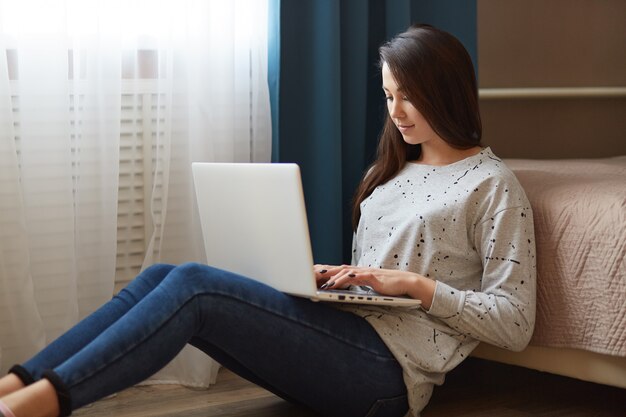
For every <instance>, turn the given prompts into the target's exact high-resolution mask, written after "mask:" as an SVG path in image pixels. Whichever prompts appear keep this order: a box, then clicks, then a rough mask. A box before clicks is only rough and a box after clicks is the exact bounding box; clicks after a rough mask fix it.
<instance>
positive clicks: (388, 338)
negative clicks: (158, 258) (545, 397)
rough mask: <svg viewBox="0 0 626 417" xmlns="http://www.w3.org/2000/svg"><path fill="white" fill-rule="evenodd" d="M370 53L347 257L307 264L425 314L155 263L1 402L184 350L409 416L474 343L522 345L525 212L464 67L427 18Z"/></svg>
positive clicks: (84, 394) (81, 394) (122, 379)
mask: <svg viewBox="0 0 626 417" xmlns="http://www.w3.org/2000/svg"><path fill="white" fill-rule="evenodd" d="M380 58H381V70H382V76H383V90H384V93H385V97H386V100H387V108H388V117H387V120H386V122H385V126H384V128H383V131H382V134H381V138H380V144H379V149H378V156H377V159H376V161H375V162H374V163H373V164H372V166H371V167H370V169H369V170H368V172H367V173H366V175H365V177H364V179H363V181H362V183H361V184H360V186H359V188H358V190H357V192H356V196H355V203H354V225H355V235H354V251H353V255H354V256H353V262H352V265H341V266H333V265H316V266H315V270H316V276H317V279H318V282H319V283H320V284H321V285H322V287H327V288H344V287H347V286H350V285H366V286H370V287H372V288H373V289H374V290H375V291H377V292H379V293H382V294H388V295H408V296H410V297H414V298H418V299H420V300H422V309H419V310H416V309H411V310H409V309H404V308H390V307H372V306H355V305H341V306H339V307H337V306H335V305H328V304H323V303H313V302H310V301H308V300H306V299H301V298H296V297H291V296H288V295H285V294H282V293H280V292H277V291H275V290H273V289H272V288H269V287H267V286H264V285H262V284H259V283H257V282H255V281H252V280H250V279H248V278H245V277H241V276H237V275H235V274H232V273H229V272H226V271H220V270H217V269H214V268H211V267H208V266H202V265H196V264H186V265H181V266H178V267H174V266H171V265H155V266H152V267H150V268H148V269H147V270H145V271H144V272H142V273H141V274H140V275H139V276H138V277H137V278H136V279H135V280H134V281H133V282H132V283H131V284H130V285H129V286H128V287H127V288H126V289H124V290H123V291H121V292H120V294H119V295H118V296H116V297H115V298H114V299H113V300H112V301H110V302H109V303H107V304H105V305H104V306H103V307H102V308H100V309H99V310H98V311H96V312H95V313H94V314H92V315H91V316H89V317H87V318H86V319H85V320H83V321H82V322H81V323H79V324H78V325H76V326H75V327H74V328H73V329H71V330H70V331H68V332H67V333H66V334H65V335H63V336H61V337H60V338H59V339H58V340H56V341H55V342H53V343H52V344H51V345H50V346H48V347H47V348H46V349H44V350H43V351H42V352H40V353H39V354H37V355H36V356H35V357H34V358H32V359H30V360H29V361H28V362H26V363H24V364H22V365H16V366H15V367H13V368H12V370H11V372H10V373H9V375H7V376H6V377H4V378H3V379H1V380H0V398H1V402H0V404H1V405H0V412H2V413H3V414H4V415H5V417H13V416H16V417H23V416H57V415H69V414H70V413H71V411H72V410H73V409H76V408H79V407H81V406H83V405H85V404H88V403H91V402H93V401H96V400H98V399H100V398H102V397H104V396H106V395H109V394H111V393H113V392H116V391H119V390H121V389H124V388H126V387H129V386H131V385H133V384H135V383H137V382H140V381H142V380H144V379H145V378H147V377H149V376H150V375H152V374H153V373H154V372H156V371H157V370H159V369H160V368H161V367H163V366H164V365H165V364H166V363H167V362H168V361H169V360H171V359H172V358H173V357H174V356H175V355H176V354H177V353H178V352H179V351H180V350H181V349H182V348H183V347H184V345H185V344H187V343H190V344H191V345H193V346H196V347H198V348H199V349H201V350H203V351H204V352H206V353H207V354H208V355H210V356H212V357H213V358H214V359H216V360H217V361H219V362H220V363H221V364H222V365H223V366H225V367H227V368H230V369H231V370H232V371H234V372H236V373H238V374H239V375H241V376H243V377H244V378H247V379H249V380H250V381H252V382H255V383H257V384H258V385H260V386H263V387H265V388H267V389H269V390H270V391H272V392H274V393H276V394H277V395H279V396H281V397H283V398H285V399H287V400H289V401H293V402H297V403H301V404H303V405H305V406H307V407H310V408H312V409H314V410H316V411H318V412H319V413H321V414H323V415H337V416H403V415H412V416H418V415H419V413H420V411H421V410H422V409H423V408H424V407H425V406H426V404H427V402H428V400H429V398H430V395H431V392H432V388H433V385H434V384H441V383H443V379H444V375H445V374H446V373H447V372H448V371H450V370H451V369H453V368H454V367H455V366H457V365H458V364H459V363H460V362H461V361H463V359H465V358H466V357H467V356H468V355H469V354H470V352H471V351H472V350H473V349H474V348H475V347H476V346H477V344H478V343H479V341H484V342H487V343H491V344H494V345H496V346H500V347H503V348H508V349H513V350H520V349H522V348H523V347H524V346H525V345H526V344H527V343H528V341H529V339H530V336H531V334H532V331H533V326H534V316H535V247H534V235H533V222H532V212H531V209H530V205H529V203H528V200H527V199H526V196H525V195H524V192H523V190H522V188H521V187H520V185H519V183H518V182H517V181H516V179H515V177H514V175H513V174H512V173H511V172H510V171H509V170H508V169H507V168H506V166H505V165H504V164H503V163H502V161H501V160H500V159H498V158H497V157H496V156H495V155H494V154H493V153H492V152H491V150H490V149H489V148H484V149H483V148H481V147H480V138H481V122H480V116H479V111H478V102H477V87H476V80H475V76H474V70H473V66H472V62H471V59H470V57H469V55H468V54H467V52H466V51H465V49H464V48H463V46H462V45H461V44H460V42H459V41H458V40H457V39H455V38H454V37H453V36H451V35H450V34H448V33H446V32H443V31H440V30H438V29H435V28H433V27H431V26H427V25H421V26H413V27H411V28H410V29H409V30H408V31H406V32H405V33H402V34H400V35H399V36H397V37H396V38H394V39H393V40H391V41H390V42H389V43H387V44H385V45H383V46H382V47H381V48H380ZM251 342H253V343H251Z"/></svg>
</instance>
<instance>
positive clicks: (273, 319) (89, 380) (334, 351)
mask: <svg viewBox="0 0 626 417" xmlns="http://www.w3.org/2000/svg"><path fill="white" fill-rule="evenodd" d="M187 343H190V344H191V345H193V346H195V347H197V348H199V349H201V350H202V351H204V352H205V353H207V354H208V355H209V356H211V357H212V358H214V359H215V360H216V361H218V362H219V363H221V364H222V365H223V366H225V367H226V368H229V369H231V370H232V371H233V372H235V373H237V374H239V375H240V376H242V377H244V378H246V379H248V380H250V381H252V382H254V383H256V384H258V385H259V386H262V387H264V388H266V389H268V390H269V391H272V392H273V393H275V394H277V395H279V396H280V397H282V398H284V399H286V400H288V401H292V402H296V403H299V404H302V405H304V406H307V407H310V408H312V409H313V410H315V411H317V412H318V413H320V414H322V415H325V416H334V415H336V416H377V417H378V416H403V415H404V414H405V413H406V412H407V410H408V405H407V395H406V387H405V385H404V382H403V377H402V369H401V367H400V365H399V364H398V362H397V361H396V360H395V358H394V357H393V355H392V354H391V353H390V352H389V350H388V348H387V347H386V346H385V344H384V343H383V341H382V340H381V339H380V338H379V336H378V334H377V333H376V332H375V331H374V329H373V328H372V327H371V326H370V325H369V324H368V323H367V322H366V321H365V320H364V319H362V318H361V317H358V316H356V315H354V314H351V313H348V312H344V311H341V310H338V309H336V308H334V307H332V306H331V305H328V304H324V303H315V302H312V301H310V300H307V299H303V298H298V297H293V296H289V295H286V294H283V293H281V292H279V291H276V290H274V289H272V288H270V287H268V286H266V285H263V284H260V283H258V282H256V281H253V280H251V279H248V278H245V277H242V276H239V275H236V274H233V273H230V272H226V271H222V270H219V269H215V268H212V267H209V266H206V265H199V264H185V265H181V266H178V267H175V266H172V265H154V266H152V267H150V268H148V269H146V270H145V271H144V272H142V273H141V274H140V275H139V276H138V277H137V278H136V279H135V280H134V281H133V282H131V283H130V284H129V285H128V286H127V288H125V289H124V290H122V291H121V292H120V293H119V295H117V296H115V297H114V298H113V299H112V300H111V301H110V302H108V303H106V304H105V305H104V306H102V307H101V308H100V309H99V310H97V311H96V312H94V313H93V314H92V315H90V316H88V317H87V318H85V319H84V320H83V321H81V322H80V323H78V324H77V325H76V326H75V327H73V328H72V329H70V330H69V331H68V332H67V333H65V334H64V335H63V336H61V337H60V338H59V339H57V340H56V341H54V342H53V343H51V344H50V345H49V346H48V347H46V348H45V349H44V350H43V351H41V352H40V353H38V354H37V355H36V356H35V357H33V358H32V359H30V360H29V361H28V362H26V363H24V364H23V365H22V366H21V369H22V370H23V371H25V372H24V373H26V374H30V376H32V379H33V380H37V379H40V378H42V377H45V378H48V379H49V380H50V381H51V382H52V383H53V385H54V386H55V388H56V389H57V393H58V394H59V402H60V404H61V407H62V414H64V415H69V414H70V413H71V410H74V409H76V408H79V407H81V406H84V405H86V404H89V403H92V402H94V401H96V400H98V399H100V398H103V397H105V396H107V395H110V394H112V393H114V392H117V391H120V390H122V389H125V388H127V387H129V386H132V385H134V384H136V383H138V382H141V381H143V380H144V379H146V378H148V377H149V376H151V375H152V374H154V373H155V372H157V371H158V370H159V369H161V368H162V367H164V366H165V365H166V364H167V363H168V362H169V361H170V360H171V359H173V358H174V357H175V356H176V354H177V353H178V352H180V350H181V349H182V348H183V347H184V346H185V345H186V344H187Z"/></svg>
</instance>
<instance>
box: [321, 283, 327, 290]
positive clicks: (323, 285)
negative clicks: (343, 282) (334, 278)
mask: <svg viewBox="0 0 626 417" xmlns="http://www.w3.org/2000/svg"><path fill="white" fill-rule="evenodd" d="M326 287H328V282H327V283H325V284H322V286H320V290H323V289H325V288H326Z"/></svg>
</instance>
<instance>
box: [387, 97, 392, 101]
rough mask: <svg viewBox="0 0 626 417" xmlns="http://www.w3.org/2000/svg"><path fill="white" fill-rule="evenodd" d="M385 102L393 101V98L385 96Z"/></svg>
mask: <svg viewBox="0 0 626 417" xmlns="http://www.w3.org/2000/svg"><path fill="white" fill-rule="evenodd" d="M385 100H387V101H393V97H391V96H385Z"/></svg>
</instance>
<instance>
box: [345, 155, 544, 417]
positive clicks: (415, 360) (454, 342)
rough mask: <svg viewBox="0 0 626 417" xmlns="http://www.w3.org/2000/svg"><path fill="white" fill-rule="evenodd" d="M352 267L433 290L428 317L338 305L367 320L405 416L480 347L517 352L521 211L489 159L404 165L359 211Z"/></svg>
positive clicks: (526, 301)
mask: <svg viewBox="0 0 626 417" xmlns="http://www.w3.org/2000/svg"><path fill="white" fill-rule="evenodd" d="M353 246H354V248H353V264H356V265H359V266H372V267H380V268H388V269H401V270H408V271H413V272H417V273H419V274H422V275H423V276H426V277H429V278H431V279H433V280H436V282H437V285H436V289H435V296H434V299H433V303H432V306H431V308H430V310H429V311H427V312H426V311H424V310H422V309H404V308H398V307H395V308H391V307H373V306H354V305H344V306H342V307H341V308H343V309H346V310H350V311H353V312H354V313H356V314H358V315H361V316H363V317H365V318H366V320H368V322H369V323H370V324H371V325H372V326H373V327H374V328H375V329H376V331H377V332H378V333H379V334H380V336H381V337H382V339H383V340H384V341H385V343H386V344H387V345H388V347H389V348H390V350H391V351H392V352H393V354H394V355H395V357H396V358H397V359H398V361H399V362H400V364H401V366H402V368H403V370H404V380H405V383H406V385H407V390H408V396H409V405H410V407H411V409H410V411H409V414H408V415H411V416H419V414H420V412H421V410H422V409H423V408H424V407H425V406H426V404H427V403H428V400H429V399H430V396H431V393H432V389H433V384H438V385H440V384H442V383H443V380H444V375H445V373H446V372H448V371H450V370H452V369H453V368H454V367H455V366H457V365H458V364H459V363H460V362H461V361H463V360H464V359H465V358H466V357H467V356H468V355H469V354H470V352H471V351H472V350H473V349H474V348H475V347H476V346H477V345H478V343H479V342H480V341H482V342H486V343H490V344H493V345H496V346H499V347H503V348H505V349H511V350H521V349H523V348H524V347H525V346H526V344H527V343H528V341H529V340H530V337H531V335H532V332H533V327H534V322H535V277H536V269H535V239H534V229H533V216H532V211H531V207H530V203H529V202H528V199H527V198H526V195H525V193H524V191H523V189H522V187H521V186H520V184H519V183H518V181H517V179H516V178H515V176H514V174H513V173H512V172H511V171H510V170H509V169H508V168H507V167H506V166H505V164H504V163H503V162H502V161H501V160H500V159H499V158H497V157H496V156H495V155H494V154H493V153H492V152H491V149H489V148H485V149H483V150H482V151H481V152H480V153H478V154H476V155H474V156H471V157H469V158H466V159H464V160H462V161H459V162H456V163H454V164H450V165H446V166H430V165H421V164H415V163H407V164H406V165H405V167H404V168H403V169H402V170H401V171H400V172H399V173H398V175H397V176H396V177H395V178H393V179H391V180H390V181H388V182H387V183H385V184H382V185H380V186H379V187H377V188H376V189H375V190H374V192H373V193H372V194H371V195H370V196H369V197H368V198H367V199H365V200H364V201H363V202H362V203H361V220H360V222H359V226H358V228H357V231H356V234H355V238H354V245H353Z"/></svg>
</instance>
